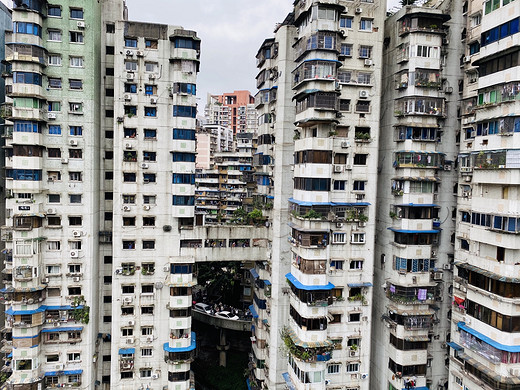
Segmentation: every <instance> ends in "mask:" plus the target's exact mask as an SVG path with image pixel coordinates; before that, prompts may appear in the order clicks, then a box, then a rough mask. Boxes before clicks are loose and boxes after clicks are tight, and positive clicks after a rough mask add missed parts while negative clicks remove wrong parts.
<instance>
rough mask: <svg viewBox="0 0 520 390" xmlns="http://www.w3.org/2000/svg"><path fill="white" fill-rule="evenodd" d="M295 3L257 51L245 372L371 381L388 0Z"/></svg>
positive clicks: (346, 382) (293, 384) (273, 382)
mask: <svg viewBox="0 0 520 390" xmlns="http://www.w3.org/2000/svg"><path fill="white" fill-rule="evenodd" d="M294 5H295V7H294V12H293V13H291V14H289V15H288V17H287V18H286V20H285V21H284V22H283V23H281V25H280V26H279V27H278V28H277V30H276V33H275V37H274V38H271V39H267V40H266V41H264V43H263V44H262V46H261V47H260V50H259V52H258V54H257V65H258V68H259V70H260V71H259V74H258V75H257V77H256V80H257V86H258V88H259V91H258V93H257V94H256V96H255V104H256V108H257V110H258V118H259V120H258V124H259V127H258V149H257V153H256V155H255V157H256V158H255V160H254V163H255V166H256V167H255V168H256V173H255V174H256V175H257V185H258V190H257V196H258V197H259V198H261V197H263V199H265V201H266V202H267V200H268V199H270V198H274V208H273V211H271V212H270V213H269V215H270V216H271V219H272V220H271V223H272V224H273V233H272V234H273V235H272V237H271V239H272V251H271V259H270V260H269V261H268V262H267V264H262V263H257V268H258V269H257V273H258V276H259V277H258V280H257V283H256V288H255V297H256V299H254V304H253V309H254V312H255V314H256V316H255V329H254V333H255V337H256V340H257V342H256V343H255V345H253V351H254V359H255V363H256V366H255V367H256V368H255V370H254V372H253V375H252V377H251V378H250V380H251V381H253V382H254V383H256V384H257V385H258V383H259V382H263V383H264V384H265V385H266V386H267V387H268V388H276V387H279V386H280V385H281V383H280V379H281V376H282V377H283V378H284V380H285V382H286V385H287V386H289V388H295V389H304V388H308V386H309V384H311V385H310V386H313V388H317V389H318V388H325V386H326V385H328V386H337V387H341V388H343V387H347V388H356V389H368V388H369V369H370V361H369V359H370V344H371V340H370V326H371V310H370V306H369V305H370V303H371V300H372V267H373V254H374V229H375V202H376V197H375V195H376V187H377V181H376V177H377V155H378V150H377V149H378V147H377V141H378V137H379V111H380V109H379V96H380V94H381V84H380V79H381V69H382V66H383V63H382V61H381V52H382V42H383V39H382V37H383V23H384V19H383V18H384V15H385V9H384V6H383V4H380V3H372V2H354V3H352V2H346V1H345V2H344V1H339V2H338V1H336V2H328V1H307V2H304V1H296V2H295V3H294ZM288 155H289V156H288ZM289 168H290V169H289ZM291 179H292V181H291ZM280 332H281V334H282V340H280V338H279V337H280V336H279V333H280ZM258 340H262V341H263V343H262V342H261V343H259V342H258ZM263 344H266V345H268V347H266V346H263ZM281 344H282V347H281ZM280 347H281V348H280ZM280 350H282V353H280ZM264 359H265V361H264ZM262 367H263V369H262ZM281 374H282V375H281Z"/></svg>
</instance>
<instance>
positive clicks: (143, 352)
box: [141, 348, 153, 357]
mask: <svg viewBox="0 0 520 390" xmlns="http://www.w3.org/2000/svg"><path fill="white" fill-rule="evenodd" d="M152 355H153V350H152V348H142V349H141V356H142V357H150V356H152Z"/></svg>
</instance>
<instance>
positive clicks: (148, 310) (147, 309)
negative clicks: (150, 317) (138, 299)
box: [141, 306, 153, 314]
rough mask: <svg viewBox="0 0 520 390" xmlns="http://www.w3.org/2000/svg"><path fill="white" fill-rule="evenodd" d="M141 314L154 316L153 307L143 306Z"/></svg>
mask: <svg viewBox="0 0 520 390" xmlns="http://www.w3.org/2000/svg"><path fill="white" fill-rule="evenodd" d="M141 314H153V306H141Z"/></svg>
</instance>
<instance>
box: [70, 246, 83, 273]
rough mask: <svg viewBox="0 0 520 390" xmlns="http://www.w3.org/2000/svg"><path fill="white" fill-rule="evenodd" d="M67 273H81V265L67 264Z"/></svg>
mask: <svg viewBox="0 0 520 390" xmlns="http://www.w3.org/2000/svg"><path fill="white" fill-rule="evenodd" d="M73 242H79V241H73ZM69 272H70V273H71V274H79V273H81V264H69Z"/></svg>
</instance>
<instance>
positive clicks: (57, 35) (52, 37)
mask: <svg viewBox="0 0 520 390" xmlns="http://www.w3.org/2000/svg"><path fill="white" fill-rule="evenodd" d="M48 33H49V41H54V42H61V30H51V29H49V30H48Z"/></svg>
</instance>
